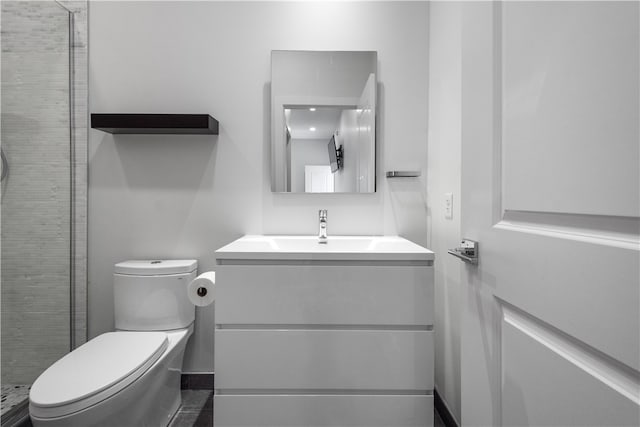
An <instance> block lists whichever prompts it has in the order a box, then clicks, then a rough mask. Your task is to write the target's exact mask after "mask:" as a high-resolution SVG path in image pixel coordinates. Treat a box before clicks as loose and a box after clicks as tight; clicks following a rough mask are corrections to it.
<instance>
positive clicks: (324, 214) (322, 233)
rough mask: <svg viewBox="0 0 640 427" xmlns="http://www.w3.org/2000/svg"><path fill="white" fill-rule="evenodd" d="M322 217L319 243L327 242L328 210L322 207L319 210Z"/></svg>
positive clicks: (320, 217)
mask: <svg viewBox="0 0 640 427" xmlns="http://www.w3.org/2000/svg"><path fill="white" fill-rule="evenodd" d="M318 216H319V219H320V228H319V229H318V243H327V210H326V209H320V210H319V211H318Z"/></svg>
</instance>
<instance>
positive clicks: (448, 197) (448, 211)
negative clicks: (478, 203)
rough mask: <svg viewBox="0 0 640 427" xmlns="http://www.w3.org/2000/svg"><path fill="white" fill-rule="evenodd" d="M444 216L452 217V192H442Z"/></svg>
mask: <svg viewBox="0 0 640 427" xmlns="http://www.w3.org/2000/svg"><path fill="white" fill-rule="evenodd" d="M444 217H445V218H446V219H452V218H453V193H444Z"/></svg>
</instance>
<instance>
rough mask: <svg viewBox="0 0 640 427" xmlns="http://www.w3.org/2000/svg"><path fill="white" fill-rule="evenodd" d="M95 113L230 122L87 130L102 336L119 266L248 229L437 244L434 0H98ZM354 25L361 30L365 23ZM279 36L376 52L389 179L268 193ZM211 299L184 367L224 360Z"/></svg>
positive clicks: (197, 249)
mask: <svg viewBox="0 0 640 427" xmlns="http://www.w3.org/2000/svg"><path fill="white" fill-rule="evenodd" d="M89 28H90V41H91V55H90V110H91V112H122V113H126V112H181V113H203V112H204V113H210V114H212V115H213V116H214V117H216V118H217V119H218V120H219V121H220V135H219V136H218V137H211V136H151V135H138V136H134V135H118V136H113V135H110V134H106V133H103V132H100V131H96V130H92V131H91V134H90V141H89V143H90V153H89V159H90V166H89V167H90V179H89V183H90V188H89V192H90V194H89V201H90V202H89V203H90V204H89V233H90V234H89V334H90V336H95V335H97V334H99V333H101V332H104V331H107V330H110V329H111V328H113V304H112V298H113V291H112V267H113V264H114V263H115V262H118V261H121V260H124V259H130V258H164V257H166V258H196V259H198V261H199V268H200V271H206V270H210V269H213V268H214V267H215V258H214V251H215V249H217V248H219V247H221V246H223V245H224V244H226V243H228V242H230V241H231V240H233V239H235V238H237V237H240V236H242V235H243V234H247V233H271V234H274V233H297V234H311V233H316V232H317V211H318V209H320V208H326V209H328V210H329V233H330V234H400V235H403V236H405V237H407V238H409V239H411V240H414V241H415V242H417V243H419V244H422V245H426V244H427V213H426V212H427V206H426V202H425V185H424V177H423V178H421V179H406V180H395V181H394V182H391V181H387V180H385V179H384V178H383V177H382V176H383V172H384V171H385V170H388V169H401V170H412V169H417V170H425V169H426V150H427V144H426V139H427V124H426V118H427V99H428V98H427V83H428V82H427V75H428V64H427V56H428V55H427V52H428V51H427V49H428V45H427V43H428V15H427V4H426V3H424V2H407V3H400V2H388V3H385V2H372V3H364V2H353V3H343V2H318V3H309V2H295V3H289V2H285V3H267V2H256V3H247V2H237V3H236V2H189V3H186V2H185V3H183V2H93V3H92V4H91V8H90V26H89ZM355 29H357V31H356V30H355ZM272 49H304V50H312V49H316V50H337V49H339V50H376V51H378V80H379V82H380V84H381V86H380V89H381V90H380V97H379V99H380V105H379V111H378V118H379V122H378V123H379V127H378V163H377V169H378V170H377V172H378V182H377V189H378V192H377V193H375V194H364V195H344V194H343V195H341V194H326V195H305V194H274V193H271V191H270V178H269V176H270V175H269V163H270V155H269V144H270V117H271V116H270V111H269V108H270V107H269V105H270V96H269V81H270V52H271V50H272ZM213 315H214V309H213V307H207V308H199V309H198V313H197V325H196V332H195V336H194V337H193V338H192V342H191V344H190V345H189V348H188V350H187V355H186V359H185V370H186V371H190V372H206V371H211V370H212V369H213V356H212V355H213Z"/></svg>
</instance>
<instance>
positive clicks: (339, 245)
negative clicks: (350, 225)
mask: <svg viewBox="0 0 640 427" xmlns="http://www.w3.org/2000/svg"><path fill="white" fill-rule="evenodd" d="M216 257H217V259H219V260H224V259H265V260H275V259H279V260H345V261H354V260H361V261H432V260H433V252H431V251H430V250H428V249H425V248H423V247H422V246H419V245H417V244H415V243H413V242H411V241H409V240H407V239H404V238H402V237H399V236H329V238H328V240H327V242H326V243H319V241H318V237H317V236H282V235H248V236H244V237H241V238H240V239H238V240H236V241H234V242H232V243H230V244H228V245H226V246H224V247H222V248H220V249H218V250H217V251H216Z"/></svg>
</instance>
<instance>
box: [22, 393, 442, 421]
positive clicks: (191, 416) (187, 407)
mask: <svg viewBox="0 0 640 427" xmlns="http://www.w3.org/2000/svg"><path fill="white" fill-rule="evenodd" d="M433 425H434V427H445V424H444V422H443V421H442V419H441V418H440V416H439V415H438V413H437V412H435V415H434V423H433ZM205 426H206V427H212V426H213V391H212V390H182V407H181V408H180V410H179V411H178V413H177V414H176V416H175V417H174V418H173V420H172V421H171V424H169V427H205ZM21 427H31V422H29V421H28V420H27V422H26V423H24V424H22V426H21Z"/></svg>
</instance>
